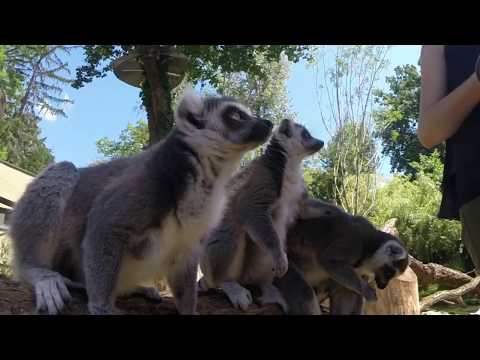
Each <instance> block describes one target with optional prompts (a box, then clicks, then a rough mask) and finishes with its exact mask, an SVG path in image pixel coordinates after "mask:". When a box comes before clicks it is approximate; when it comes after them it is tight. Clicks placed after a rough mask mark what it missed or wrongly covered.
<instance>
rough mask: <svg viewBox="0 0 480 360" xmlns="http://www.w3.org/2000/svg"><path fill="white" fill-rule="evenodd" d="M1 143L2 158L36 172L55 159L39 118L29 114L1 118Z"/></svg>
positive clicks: (0, 152)
mask: <svg viewBox="0 0 480 360" xmlns="http://www.w3.org/2000/svg"><path fill="white" fill-rule="evenodd" d="M0 144H2V145H1V147H0V159H2V160H6V161H8V162H10V163H12V164H14V165H16V166H18V167H20V168H22V169H25V170H28V171H30V172H32V173H34V174H37V173H39V172H40V171H41V170H42V169H43V168H44V167H45V166H47V165H48V164H49V163H51V162H53V160H54V158H53V155H52V153H51V151H50V149H48V148H47V146H46V145H45V138H41V137H40V128H39V127H38V122H37V120H36V119H35V118H34V117H32V116H29V115H23V116H15V117H13V118H7V117H4V118H3V119H0Z"/></svg>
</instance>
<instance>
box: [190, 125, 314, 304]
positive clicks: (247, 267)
mask: <svg viewBox="0 0 480 360" xmlns="http://www.w3.org/2000/svg"><path fill="white" fill-rule="evenodd" d="M322 147H323V142H322V141H321V140H318V139H315V138H313V137H312V136H311V135H310V133H309V132H308V130H307V129H306V128H305V127H303V126H301V125H299V124H296V123H295V122H293V121H291V120H283V121H282V122H281V124H280V125H279V126H278V127H277V129H276V130H274V132H273V135H272V138H271V140H270V142H269V144H268V146H267V148H266V150H265V152H264V153H263V154H262V155H261V156H260V157H258V158H257V159H255V160H253V161H252V162H251V163H250V164H249V165H247V166H246V167H245V168H244V169H243V170H241V171H240V172H239V173H238V174H237V175H235V176H234V177H233V178H232V180H231V181H230V182H229V184H228V185H227V193H228V200H227V206H226V210H225V214H224V216H223V218H222V221H221V222H220V224H219V225H218V226H217V227H216V228H215V229H214V230H212V232H211V233H210V235H209V237H208V239H207V240H206V241H205V249H204V252H203V254H202V257H201V260H200V268H201V271H202V273H203V277H202V278H201V279H200V281H199V286H200V289H202V290H207V289H209V288H221V289H222V290H223V291H224V292H225V293H226V295H227V296H228V298H229V300H230V301H231V303H232V304H233V306H234V307H236V308H241V309H242V310H246V309H247V308H248V306H249V305H250V304H251V303H252V301H253V299H252V296H251V293H250V291H249V290H248V289H246V288H245V286H247V285H255V286H257V287H259V288H260V290H261V292H262V295H261V296H260V297H259V299H258V300H259V302H260V303H262V304H267V303H280V304H281V305H283V303H282V301H281V296H279V293H278V291H277V289H276V288H275V287H274V286H273V285H272V280H273V278H274V277H281V276H283V275H284V274H285V273H286V271H287V268H288V260H287V255H286V248H285V238H286V233H287V229H288V227H289V226H290V225H291V224H292V223H293V222H294V221H295V220H296V218H297V216H298V215H299V211H300V208H299V205H300V203H301V201H304V200H305V199H306V198H307V195H306V194H307V193H306V186H305V183H304V180H303V173H302V169H301V163H302V160H303V159H304V158H305V157H307V156H309V155H312V154H314V153H316V152H317V151H319V150H320V149H321V148H322ZM302 199H303V200H302ZM319 211H323V210H321V209H320V210H319ZM313 213H315V211H313Z"/></svg>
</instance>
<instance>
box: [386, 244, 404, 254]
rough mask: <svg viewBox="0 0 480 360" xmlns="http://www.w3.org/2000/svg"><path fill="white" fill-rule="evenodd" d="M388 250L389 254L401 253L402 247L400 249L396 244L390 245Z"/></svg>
mask: <svg viewBox="0 0 480 360" xmlns="http://www.w3.org/2000/svg"><path fill="white" fill-rule="evenodd" d="M388 250H389V252H390V255H400V254H401V253H402V249H400V248H399V247H398V246H390V247H389V249H388Z"/></svg>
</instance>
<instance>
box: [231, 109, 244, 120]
mask: <svg viewBox="0 0 480 360" xmlns="http://www.w3.org/2000/svg"><path fill="white" fill-rule="evenodd" d="M230 117H231V118H232V120H235V121H241V120H242V115H240V113H239V112H237V111H234V112H232V114H230Z"/></svg>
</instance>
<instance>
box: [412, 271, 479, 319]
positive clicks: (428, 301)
mask: <svg viewBox="0 0 480 360" xmlns="http://www.w3.org/2000/svg"><path fill="white" fill-rule="evenodd" d="M479 285H480V276H477V277H476V278H474V279H473V280H472V281H470V282H469V283H467V284H465V285H462V286H460V287H459V288H456V289H454V290H444V291H438V292H436V293H435V294H433V295H430V296H427V297H425V298H423V299H422V301H421V302H420V309H421V311H425V310H427V309H428V308H430V307H431V306H433V305H435V304H436V303H438V302H440V301H442V300H450V299H455V298H457V297H459V296H463V295H465V294H467V293H469V292H471V291H472V290H474V289H476V288H477V287H478V286H479Z"/></svg>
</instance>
